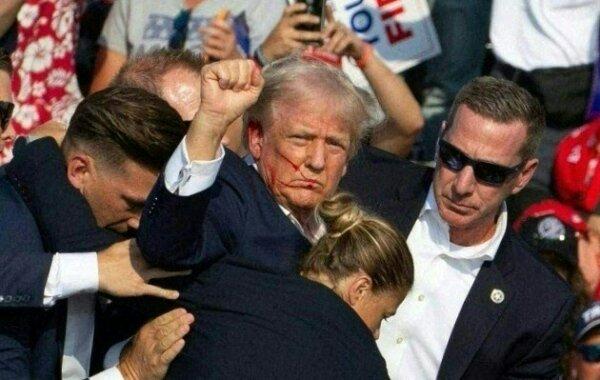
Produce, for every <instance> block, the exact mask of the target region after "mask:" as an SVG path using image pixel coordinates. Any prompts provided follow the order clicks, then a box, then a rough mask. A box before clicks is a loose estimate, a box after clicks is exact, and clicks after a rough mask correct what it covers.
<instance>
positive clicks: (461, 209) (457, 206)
mask: <svg viewBox="0 0 600 380" xmlns="http://www.w3.org/2000/svg"><path fill="white" fill-rule="evenodd" d="M444 199H445V200H446V202H444V203H446V206H447V207H448V208H449V209H450V210H451V211H453V212H456V213H457V214H466V213H468V212H470V211H473V210H474V209H475V208H474V207H472V206H470V205H466V204H461V203H458V202H455V201H453V200H452V199H451V198H448V197H446V196H444Z"/></svg>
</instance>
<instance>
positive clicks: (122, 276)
mask: <svg viewBox="0 0 600 380" xmlns="http://www.w3.org/2000/svg"><path fill="white" fill-rule="evenodd" d="M189 273H190V271H182V272H168V271H165V270H162V269H158V268H151V267H150V266H149V265H148V263H146V261H145V260H144V258H143V257H142V254H141V253H140V250H139V248H138V247H137V244H136V243H135V241H134V240H125V241H122V242H119V243H115V244H113V245H111V246H110V247H108V248H107V249H105V250H104V251H101V252H99V253H98V279H99V283H98V290H99V291H101V292H104V293H107V294H110V295H113V296H115V297H137V296H155V297H161V298H167V299H176V298H177V297H179V293H178V292H177V291H175V290H168V289H163V288H160V287H158V286H154V285H150V284H148V283H147V282H148V281H149V280H151V279H153V278H164V277H173V276H183V275H186V274H189Z"/></svg>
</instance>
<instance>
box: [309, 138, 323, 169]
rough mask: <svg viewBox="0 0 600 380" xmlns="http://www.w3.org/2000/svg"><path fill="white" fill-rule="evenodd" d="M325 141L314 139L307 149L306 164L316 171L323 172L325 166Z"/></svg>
mask: <svg viewBox="0 0 600 380" xmlns="http://www.w3.org/2000/svg"><path fill="white" fill-rule="evenodd" d="M325 149H326V148H325V142H324V141H320V140H316V141H313V142H312V143H311V144H310V146H309V147H308V149H307V158H306V166H308V167H309V168H310V169H311V170H312V171H314V172H317V173H319V172H321V171H323V169H324V168H325V159H326V154H327V153H326V150H325Z"/></svg>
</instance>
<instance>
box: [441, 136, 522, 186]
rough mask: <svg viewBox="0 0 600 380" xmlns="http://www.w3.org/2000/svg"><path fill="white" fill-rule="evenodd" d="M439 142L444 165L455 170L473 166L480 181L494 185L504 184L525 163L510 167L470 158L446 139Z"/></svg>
mask: <svg viewBox="0 0 600 380" xmlns="http://www.w3.org/2000/svg"><path fill="white" fill-rule="evenodd" d="M438 144H439V147H438V156H439V157H440V161H442V164H444V166H446V167H447V168H449V169H450V170H452V171H455V172H459V171H461V170H462V169H463V168H464V167H465V166H471V167H472V168H473V173H474V174H475V178H477V180H478V181H479V182H482V183H485V184H488V185H492V186H500V185H502V184H503V183H504V182H506V180H507V179H508V178H510V177H511V176H513V175H515V174H516V173H518V172H519V171H520V170H521V168H522V167H523V165H524V164H525V161H523V162H521V163H520V164H518V165H516V166H513V167H508V166H502V165H498V164H494V163H492V162H487V161H478V160H474V159H472V158H470V157H469V156H467V155H466V154H464V153H463V152H461V151H460V150H459V149H458V148H457V147H455V146H454V145H452V144H450V143H449V142H447V141H445V140H442V139H440V140H439V143H438Z"/></svg>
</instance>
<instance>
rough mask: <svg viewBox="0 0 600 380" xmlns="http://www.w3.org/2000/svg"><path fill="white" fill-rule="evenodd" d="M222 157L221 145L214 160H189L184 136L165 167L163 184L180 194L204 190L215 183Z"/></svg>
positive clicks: (186, 194)
mask: <svg viewBox="0 0 600 380" xmlns="http://www.w3.org/2000/svg"><path fill="white" fill-rule="evenodd" d="M224 157H225V149H223V146H222V145H221V146H219V150H218V152H217V158H215V159H214V160H211V161H192V162H190V160H189V158H188V153H187V149H186V147H185V137H184V138H183V140H182V141H181V143H180V144H179V146H177V149H175V152H173V154H172V155H171V158H169V162H167V166H166V167H165V186H166V187H167V189H168V190H169V191H170V192H171V193H173V194H178V195H182V196H189V195H194V194H197V193H199V192H201V191H204V190H206V189H208V188H209V187H211V186H212V185H213V184H214V183H215V180H216V179H217V174H218V173H219V169H220V168H221V164H222V163H223V158H224Z"/></svg>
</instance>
